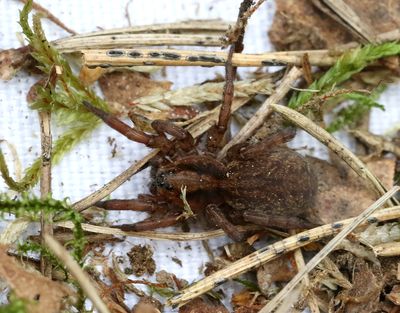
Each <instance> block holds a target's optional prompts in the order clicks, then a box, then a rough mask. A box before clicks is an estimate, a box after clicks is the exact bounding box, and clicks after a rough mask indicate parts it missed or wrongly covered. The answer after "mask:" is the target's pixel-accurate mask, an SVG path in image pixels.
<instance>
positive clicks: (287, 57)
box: [82, 47, 340, 67]
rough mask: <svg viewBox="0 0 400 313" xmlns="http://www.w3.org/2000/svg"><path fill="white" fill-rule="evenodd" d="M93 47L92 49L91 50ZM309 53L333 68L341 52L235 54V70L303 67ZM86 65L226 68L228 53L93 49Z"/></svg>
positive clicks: (313, 61)
mask: <svg viewBox="0 0 400 313" xmlns="http://www.w3.org/2000/svg"><path fill="white" fill-rule="evenodd" d="M92 48H93V47H92ZM304 53H307V54H308V56H309V60H310V64H311V65H315V66H331V65H333V64H334V63H335V62H336V60H337V59H338V57H339V56H340V53H338V54H337V55H332V54H334V53H332V52H329V51H328V50H307V51H282V52H267V53H262V54H245V53H234V54H233V57H232V65H233V66H235V67H249V66H274V65H285V64H294V65H297V66H301V65H302V63H303V55H304ZM82 54H83V63H84V64H85V65H86V66H88V67H97V66H100V67H111V66H112V67H125V66H136V65H161V66H225V62H226V60H227V56H228V55H227V52H220V51H212V52H210V51H198V50H197V51H196V50H176V49H144V48H137V49H119V48H115V49H113V50H109V49H91V50H82Z"/></svg>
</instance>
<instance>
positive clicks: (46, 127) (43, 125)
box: [39, 112, 53, 278]
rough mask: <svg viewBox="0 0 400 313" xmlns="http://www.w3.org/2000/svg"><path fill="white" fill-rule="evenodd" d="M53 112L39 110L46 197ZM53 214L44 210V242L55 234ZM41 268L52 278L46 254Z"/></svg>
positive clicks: (45, 193) (44, 195)
mask: <svg viewBox="0 0 400 313" xmlns="http://www.w3.org/2000/svg"><path fill="white" fill-rule="evenodd" d="M50 120H51V113H50V112H39V121H40V140H41V146H42V156H41V158H42V164H41V169H40V196H41V198H42V199H46V198H47V197H48V196H49V195H50V194H51V145H52V139H51V127H50ZM51 220H52V216H51V215H48V214H47V215H45V213H44V212H42V215H41V219H40V224H41V241H42V244H44V236H45V235H52V234H53V226H52V223H51ZM40 270H41V272H42V274H43V275H44V276H46V277H49V278H51V273H52V266H51V263H49V262H48V261H47V260H46V258H45V257H44V256H41V257H40Z"/></svg>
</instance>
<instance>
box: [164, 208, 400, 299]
mask: <svg viewBox="0 0 400 313" xmlns="http://www.w3.org/2000/svg"><path fill="white" fill-rule="evenodd" d="M399 217H400V206H396V207H391V208H387V209H382V210H379V211H378V212H376V213H375V214H373V215H372V216H370V217H369V218H368V220H366V221H363V223H362V224H363V225H364V224H369V223H377V222H383V221H386V220H392V219H396V218H399ZM354 220H355V219H354V218H350V219H346V220H342V221H339V222H335V223H329V224H326V225H323V226H319V227H316V228H313V229H310V230H307V231H304V232H301V233H299V234H297V235H295V236H291V237H288V238H285V239H283V240H281V241H279V242H276V243H274V244H271V245H269V246H266V247H264V248H262V249H260V250H258V251H256V252H253V253H251V254H249V255H247V256H246V257H244V258H242V259H240V260H238V261H236V262H233V263H231V264H230V265H228V266H227V267H225V268H223V269H222V270H219V271H217V272H215V273H213V274H211V275H209V276H207V277H206V278H204V279H202V280H200V281H198V282H196V283H194V284H192V285H191V286H190V287H188V288H186V289H183V290H182V291H181V294H179V295H177V296H175V297H173V298H171V299H169V300H168V302H167V304H168V305H172V306H181V305H184V304H185V303H187V302H188V301H190V300H192V299H194V298H196V297H198V296H200V295H202V294H203V293H206V292H208V291H209V290H211V289H213V288H215V287H217V286H219V285H221V284H222V283H224V282H225V281H227V280H229V279H231V278H233V277H237V276H239V275H241V274H243V273H245V272H247V271H249V270H251V269H254V268H257V267H259V266H261V265H262V264H265V263H267V262H269V261H271V260H273V259H275V258H277V257H279V256H281V255H282V254H283V253H287V252H290V251H293V250H295V249H298V248H300V247H302V246H305V245H308V244H309V243H311V242H314V241H317V240H321V239H322V238H324V237H328V236H331V235H333V234H335V233H336V232H338V231H340V230H341V229H342V228H343V227H344V226H346V225H349V224H350V223H352V222H353V221H354Z"/></svg>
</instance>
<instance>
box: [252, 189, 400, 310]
mask: <svg viewBox="0 0 400 313" xmlns="http://www.w3.org/2000/svg"><path fill="white" fill-rule="evenodd" d="M399 189H400V187H398V186H395V187H393V188H392V189H390V190H389V191H388V192H387V193H385V194H384V195H383V196H382V197H380V198H379V199H378V200H377V201H375V202H374V203H373V204H372V205H371V206H370V207H368V208H367V209H366V210H365V211H364V212H362V213H361V214H360V215H359V216H357V217H356V218H354V219H352V221H351V222H350V223H349V224H348V225H347V226H345V227H344V228H343V229H342V230H341V231H340V233H339V234H337V235H336V236H335V238H333V239H332V240H331V241H330V242H329V243H328V244H327V245H326V246H325V247H324V248H322V250H321V251H319V252H318V253H317V254H316V255H315V256H314V257H313V258H312V259H311V260H310V261H309V262H308V263H307V265H306V266H305V267H304V268H302V269H301V270H300V271H299V272H298V273H297V274H296V275H295V276H294V277H293V279H292V280H291V281H290V282H289V283H288V284H287V285H286V286H285V287H284V288H283V289H282V290H281V291H280V292H279V293H278V294H277V295H276V296H275V297H274V298H273V299H272V300H271V301H270V302H268V304H267V305H266V306H265V307H263V308H262V309H261V310H260V311H259V313H267V312H273V311H274V309H275V308H276V307H277V306H278V305H279V304H280V303H281V302H282V300H283V299H284V297H285V296H286V295H287V294H288V293H290V292H291V291H292V290H293V289H294V288H295V287H296V286H297V284H298V283H299V282H300V281H301V280H302V279H303V278H304V276H305V275H307V274H308V273H309V272H310V271H311V270H312V269H314V267H315V266H317V265H318V264H319V263H320V262H321V260H323V259H324V258H325V257H326V256H327V255H328V254H329V253H330V252H331V251H332V250H333V249H334V248H335V247H336V246H337V245H338V244H339V243H340V242H341V241H342V240H343V239H344V238H346V237H347V235H348V234H350V233H351V232H352V231H353V230H354V229H356V227H357V226H359V225H360V224H361V223H362V222H364V221H365V220H366V219H367V218H368V217H369V216H370V215H371V214H372V213H373V212H375V211H376V210H377V209H379V208H380V207H381V206H382V205H383V204H384V203H385V202H386V201H387V200H388V199H389V198H391V197H392V196H393V195H394V194H395V193H396V192H397V191H398V190H399Z"/></svg>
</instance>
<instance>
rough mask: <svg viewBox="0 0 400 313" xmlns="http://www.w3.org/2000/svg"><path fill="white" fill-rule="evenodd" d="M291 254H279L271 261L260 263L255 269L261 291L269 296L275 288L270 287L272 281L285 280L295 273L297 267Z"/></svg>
mask: <svg viewBox="0 0 400 313" xmlns="http://www.w3.org/2000/svg"><path fill="white" fill-rule="evenodd" d="M291 258H293V254H292V253H291V254H287V255H284V256H281V257H279V258H277V259H275V260H273V261H271V262H268V263H266V264H264V265H262V266H261V267H260V268H259V269H258V270H257V282H258V287H259V288H260V290H261V292H262V293H263V294H264V295H266V296H269V295H270V294H271V292H272V293H273V292H274V291H276V290H274V289H275V288H271V287H272V285H273V284H274V283H277V282H287V281H289V280H290V279H292V278H293V276H294V275H296V272H297V268H296V265H295V264H294V262H293V260H291Z"/></svg>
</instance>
